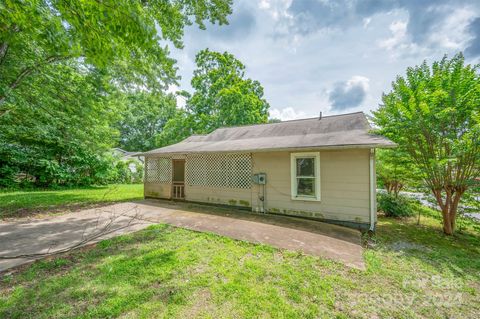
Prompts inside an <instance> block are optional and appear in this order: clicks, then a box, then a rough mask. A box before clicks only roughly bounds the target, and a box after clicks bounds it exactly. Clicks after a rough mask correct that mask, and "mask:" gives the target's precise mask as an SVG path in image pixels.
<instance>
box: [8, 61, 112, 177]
mask: <svg viewBox="0 0 480 319" xmlns="http://www.w3.org/2000/svg"><path fill="white" fill-rule="evenodd" d="M25 84H26V85H24V86H22V87H19V88H18V90H16V92H15V93H14V94H13V95H12V96H13V97H14V99H9V100H8V101H7V102H6V103H7V104H8V105H9V109H10V112H8V113H7V114H5V115H4V116H2V117H0V127H1V130H0V167H2V169H0V185H3V186H14V185H13V184H15V178H16V176H18V175H19V174H24V175H25V174H26V176H27V175H28V176H30V177H32V179H34V180H35V183H36V184H37V185H38V186H49V185H52V184H92V183H96V182H98V181H101V180H104V178H105V176H106V174H107V170H108V165H109V164H108V161H106V160H105V159H104V158H103V157H102V154H103V152H105V151H106V150H108V149H109V148H110V147H112V146H113V142H114V141H115V139H116V137H117V133H116V131H115V130H114V129H113V128H112V124H113V123H115V122H116V121H118V116H119V113H120V112H118V111H119V106H118V105H117V104H116V103H113V101H112V100H111V99H110V97H109V96H110V93H111V92H112V90H114V88H113V87H112V86H111V85H110V84H109V81H108V77H107V79H106V78H105V75H104V74H103V73H102V72H100V71H98V70H96V69H94V70H81V67H80V66H79V63H78V62H76V61H64V62H61V63H60V64H58V65H55V66H52V65H49V66H48V67H46V68H45V70H44V71H43V73H42V74H41V75H39V76H36V77H31V78H28V79H25Z"/></svg>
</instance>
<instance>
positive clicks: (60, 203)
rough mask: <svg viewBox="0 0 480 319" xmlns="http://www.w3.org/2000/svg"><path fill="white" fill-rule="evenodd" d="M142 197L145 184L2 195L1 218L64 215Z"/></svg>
mask: <svg viewBox="0 0 480 319" xmlns="http://www.w3.org/2000/svg"><path fill="white" fill-rule="evenodd" d="M141 198H143V184H128V185H108V186H98V187H88V188H72V189H60V190H32V191H12V192H0V218H6V217H7V218H8V217H21V216H26V215H31V214H35V213H39V212H45V211H49V212H64V211H66V210H70V209H78V208H81V207H85V206H88V205H91V204H97V203H109V202H117V201H126V200H134V199H141Z"/></svg>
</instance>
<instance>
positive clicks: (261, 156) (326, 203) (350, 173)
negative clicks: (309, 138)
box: [144, 149, 370, 223]
mask: <svg viewBox="0 0 480 319" xmlns="http://www.w3.org/2000/svg"><path fill="white" fill-rule="evenodd" d="M305 152H316V151H315V150H306V151H305ZM291 153H292V152H287V151H283V152H259V153H252V173H253V174H255V173H266V176H267V183H266V185H265V203H264V207H265V210H266V211H267V212H270V213H277V214H287V215H296V216H305V217H314V218H321V219H330V220H339V221H349V222H355V223H369V221H370V175H369V174H370V168H369V160H370V150H369V149H346V150H328V151H327V150H324V151H320V198H321V199H320V201H305V200H294V199H292V198H291V175H290V174H291V167H290V165H291V164H290V154H291ZM295 153H301V152H295ZM187 169H188V163H187ZM262 187H263V186H262V185H256V184H253V183H252V187H251V189H248V188H244V189H236V188H226V187H225V188H223V187H222V188H220V187H204V186H192V185H188V183H186V184H185V200H187V201H192V202H204V203H211V204H224V205H232V206H243V207H251V209H252V210H253V211H256V212H261V211H262V210H263V205H262V201H261V200H260V197H261V196H262V195H263V190H262ZM171 188H172V186H171V184H168V183H164V184H154V183H145V191H144V192H145V196H146V197H157V198H170V197H171Z"/></svg>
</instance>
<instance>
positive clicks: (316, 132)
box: [143, 112, 395, 156]
mask: <svg viewBox="0 0 480 319" xmlns="http://www.w3.org/2000/svg"><path fill="white" fill-rule="evenodd" d="M370 129H371V127H370V125H369V124H368V121H367V118H366V117H365V114H363V112H358V113H350V114H343V115H332V116H324V117H322V119H319V118H311V119H304V120H293V121H285V122H279V123H269V124H256V125H246V126H237V127H226V128H219V129H217V130H215V131H213V132H212V133H210V134H207V135H192V136H190V137H189V138H187V139H185V140H183V141H182V142H180V143H177V144H173V145H169V146H166V147H162V148H158V149H155V150H152V151H149V152H146V153H143V154H144V155H147V156H148V155H153V154H171V153H203V152H245V151H268V150H288V149H313V148H359V147H363V148H372V147H394V146H395V143H393V142H392V141H390V140H388V139H387V138H385V137H383V136H378V135H374V134H371V133H369V131H370Z"/></svg>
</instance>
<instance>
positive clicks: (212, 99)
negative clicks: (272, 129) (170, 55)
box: [186, 49, 269, 134]
mask: <svg viewBox="0 0 480 319" xmlns="http://www.w3.org/2000/svg"><path fill="white" fill-rule="evenodd" d="M195 61H196V64H197V68H196V70H195V71H194V73H193V78H192V81H191V84H192V87H193V89H194V90H195V92H194V93H193V95H192V96H191V97H190V98H189V99H188V101H187V106H186V108H187V112H188V113H189V114H190V115H191V116H193V119H194V121H193V123H194V128H195V132H196V133H202V134H203V133H209V132H211V131H213V130H215V129H216V128H219V127H222V126H233V125H244V124H255V123H266V122H267V121H268V108H269V105H268V103H267V101H266V100H265V99H264V98H263V87H262V86H261V85H260V83H259V82H258V81H254V80H251V79H247V78H245V66H244V65H243V64H242V63H241V62H240V61H239V60H237V59H236V58H235V57H234V56H233V55H232V54H230V53H228V52H224V53H219V52H213V51H209V50H208V49H206V50H203V51H200V52H199V53H198V54H197V56H196V58H195Z"/></svg>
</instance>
